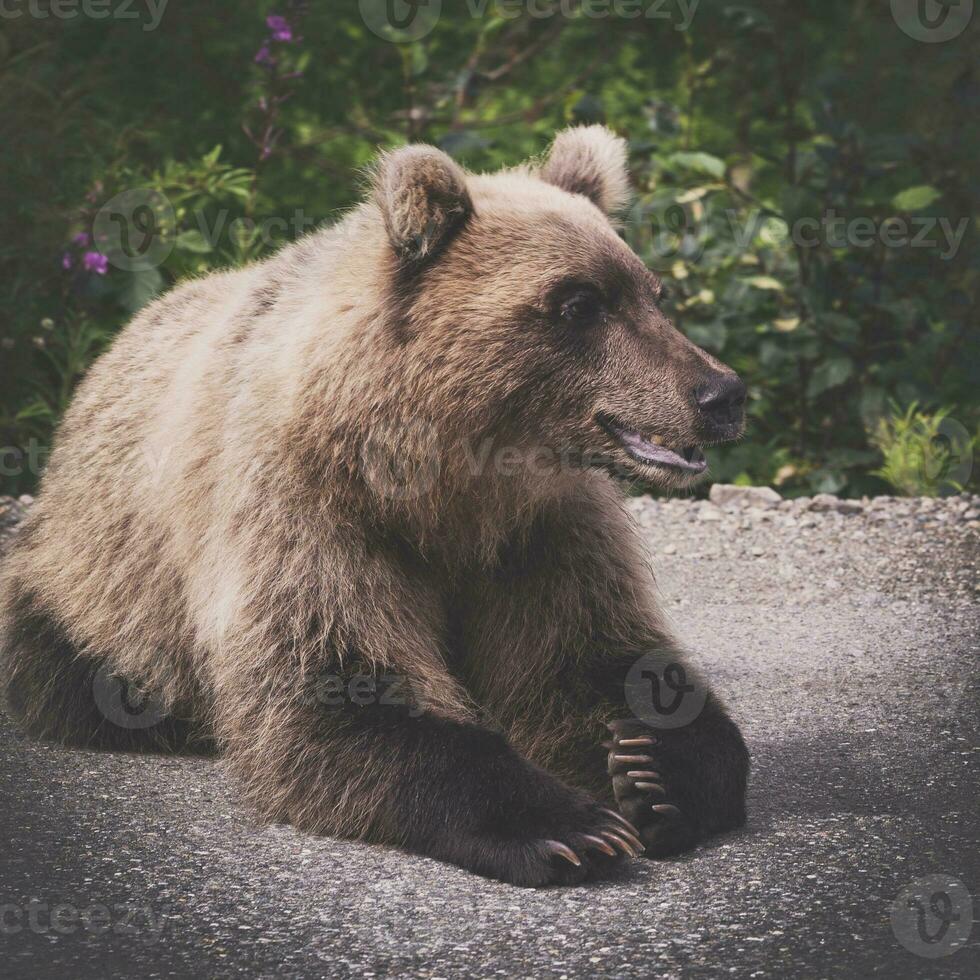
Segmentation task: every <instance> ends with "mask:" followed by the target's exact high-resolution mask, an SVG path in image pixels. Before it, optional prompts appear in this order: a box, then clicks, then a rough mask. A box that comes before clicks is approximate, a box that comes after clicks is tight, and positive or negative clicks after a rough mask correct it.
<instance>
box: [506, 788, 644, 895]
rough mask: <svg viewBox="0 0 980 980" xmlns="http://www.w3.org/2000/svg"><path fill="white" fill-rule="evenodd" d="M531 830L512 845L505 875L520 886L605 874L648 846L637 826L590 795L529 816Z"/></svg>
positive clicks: (574, 881)
mask: <svg viewBox="0 0 980 980" xmlns="http://www.w3.org/2000/svg"><path fill="white" fill-rule="evenodd" d="M527 833H528V835H529V836H528V837H526V838H525V839H524V840H523V841H520V842H514V843H513V844H512V848H513V853H512V854H511V855H510V858H509V861H508V862H507V863H508V865H509V873H508V874H507V875H506V876H505V880H510V881H512V882H513V883H514V884H518V885H529V886H532V887H533V886H541V885H572V884H578V883H581V882H584V881H590V880H593V879H595V878H601V877H605V876H606V875H607V874H609V872H610V871H611V870H612V869H613V868H614V867H615V866H616V865H618V864H620V863H621V862H622V861H623V860H624V859H626V858H633V857H638V856H639V855H641V854H642V853H643V851H644V844H643V841H642V840H641V839H640V837H639V834H638V832H637V828H636V827H634V826H633V825H632V824H631V823H630V822H629V821H628V820H627V819H626V818H624V817H623V816H621V815H620V814H618V813H616V812H615V811H614V810H611V809H607V808H606V807H603V806H601V805H600V804H598V803H595V802H593V801H591V800H583V801H577V802H576V803H575V804H574V805H572V806H568V807H565V808H563V809H562V812H559V813H555V812H552V813H550V814H537V815H535V816H533V817H529V819H528V826H527Z"/></svg>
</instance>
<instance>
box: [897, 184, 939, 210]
mask: <svg viewBox="0 0 980 980" xmlns="http://www.w3.org/2000/svg"><path fill="white" fill-rule="evenodd" d="M942 196H943V194H942V191H937V190H936V188H935V187H930V186H929V185H928V184H922V185H920V186H919V187H909V188H907V189H906V190H904V191H902V192H901V193H899V194H896V195H895V196H894V197H893V198H892V206H893V207H895V208H897V209H898V210H899V211H921V210H923V208H927V207H929V205H930V204H932V203H933V202H934V201H938V200H939V198H941V197H942Z"/></svg>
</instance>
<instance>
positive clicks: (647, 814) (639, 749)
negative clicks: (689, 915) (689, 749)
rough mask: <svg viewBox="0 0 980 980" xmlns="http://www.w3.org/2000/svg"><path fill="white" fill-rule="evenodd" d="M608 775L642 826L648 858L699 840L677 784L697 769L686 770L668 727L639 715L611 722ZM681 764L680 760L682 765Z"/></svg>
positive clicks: (631, 815)
mask: <svg viewBox="0 0 980 980" xmlns="http://www.w3.org/2000/svg"><path fill="white" fill-rule="evenodd" d="M607 727H608V728H609V730H610V731H611V732H612V735H613V738H612V741H611V742H605V743H603V744H604V746H605V747H606V748H607V749H608V750H609V775H610V776H611V777H612V785H613V793H614V794H615V796H616V803H617V805H618V806H619V809H620V811H621V812H622V813H623V814H624V815H625V816H626V817H627V818H628V819H629V820H630V822H631V823H633V824H634V826H635V827H636V828H637V830H638V831H639V834H640V838H641V839H642V841H643V844H644V848H645V853H646V855H647V857H667V856H669V855H671V854H677V853H679V852H681V851H686V850H688V849H690V848H692V847H694V845H695V844H696V843H697V842H698V838H699V836H700V835H699V833H698V827H697V823H696V822H695V818H694V814H692V813H689V812H687V809H686V807H685V805H684V802H683V800H684V797H685V796H686V795H687V794H685V793H684V792H683V788H682V787H681V786H680V785H678V783H679V782H680V781H681V780H683V779H685V778H687V779H690V778H691V777H692V776H693V775H694V774H693V773H690V772H686V773H685V772H684V769H683V760H678V759H676V758H672V756H674V755H676V751H672V750H673V749H674V748H675V747H674V746H673V745H671V744H670V741H669V740H671V739H672V735H671V733H669V732H662V731H654V730H652V729H651V728H650V727H649V726H648V725H645V724H644V723H643V722H640V721H636V720H635V719H632V718H630V719H622V720H620V721H614V722H610V723H609V725H608V726H607ZM679 763H680V765H679Z"/></svg>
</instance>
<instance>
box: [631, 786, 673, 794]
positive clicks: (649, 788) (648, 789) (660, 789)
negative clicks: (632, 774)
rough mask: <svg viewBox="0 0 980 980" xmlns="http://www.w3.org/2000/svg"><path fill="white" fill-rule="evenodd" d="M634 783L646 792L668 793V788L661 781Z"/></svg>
mask: <svg viewBox="0 0 980 980" xmlns="http://www.w3.org/2000/svg"><path fill="white" fill-rule="evenodd" d="M633 785H634V786H635V787H636V788H637V789H639V790H642V791H643V792H644V793H663V794H664V795H665V796H666V795H667V790H665V789H664V788H663V786H661V785H660V783H633Z"/></svg>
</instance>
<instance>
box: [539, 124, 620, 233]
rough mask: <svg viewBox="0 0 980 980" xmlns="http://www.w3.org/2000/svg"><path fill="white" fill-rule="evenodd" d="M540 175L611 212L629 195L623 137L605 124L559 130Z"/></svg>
mask: <svg viewBox="0 0 980 980" xmlns="http://www.w3.org/2000/svg"><path fill="white" fill-rule="evenodd" d="M540 176H541V179H542V180H544V181H546V182H547V183H549V184H554V185H555V187H560V188H561V189H562V190H563V191H568V192H569V193H570V194H581V195H582V196H583V197H587V198H588V199H589V200H590V201H591V202H592V203H593V204H594V205H595V206H596V207H597V208H599V210H601V211H604V212H605V213H606V214H613V213H614V212H616V211H618V210H620V209H621V208H622V207H623V205H624V204H625V203H626V201H627V200H628V198H629V176H628V175H627V173H626V140H624V139H621V138H620V137H619V136H617V135H616V134H615V133H614V132H612V130H609V129H606V127H605V126H572V127H570V128H569V129H565V130H562V132H560V133H559V134H558V135H557V136H556V137H555V141H554V143H552V144H551V149H550V150H549V151H548V156H547V158H546V159H545V162H544V165H543V166H542V168H541V173H540Z"/></svg>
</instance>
